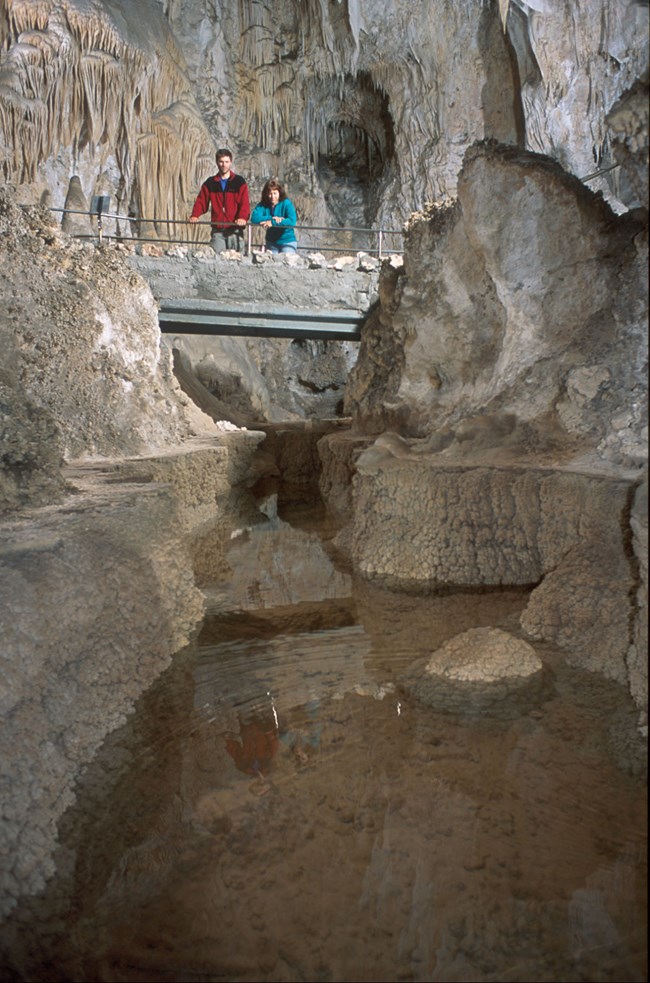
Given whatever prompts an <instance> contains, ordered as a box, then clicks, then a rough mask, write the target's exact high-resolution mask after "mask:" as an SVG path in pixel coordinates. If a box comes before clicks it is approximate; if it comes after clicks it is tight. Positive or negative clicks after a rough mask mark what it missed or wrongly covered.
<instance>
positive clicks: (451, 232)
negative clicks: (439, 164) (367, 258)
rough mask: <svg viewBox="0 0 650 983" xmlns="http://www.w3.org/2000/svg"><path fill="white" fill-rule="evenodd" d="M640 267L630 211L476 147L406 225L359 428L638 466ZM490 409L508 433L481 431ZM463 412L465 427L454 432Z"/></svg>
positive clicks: (641, 253)
mask: <svg viewBox="0 0 650 983" xmlns="http://www.w3.org/2000/svg"><path fill="white" fill-rule="evenodd" d="M646 264H647V245H646V236H645V226H644V223H643V221H642V220H641V219H639V220H637V219H635V218H633V217H631V216H623V217H621V218H617V217H616V216H615V215H614V214H613V213H612V212H611V210H610V209H609V208H608V206H607V205H606V204H605V203H604V202H603V200H602V198H601V197H600V196H598V195H594V194H592V193H591V192H590V191H588V190H587V189H585V188H584V187H583V186H582V185H581V184H580V183H579V182H578V181H576V180H575V179H573V178H571V177H570V176H569V175H567V174H566V173H564V172H563V171H562V170H561V168H559V167H558V166H557V165H556V164H554V163H553V162H552V161H550V160H549V159H548V158H545V157H538V156H536V155H533V154H523V153H521V152H519V151H517V150H514V149H513V148H508V147H503V146H497V145H494V144H490V143H488V144H484V145H480V146H477V147H475V148H473V149H472V150H471V151H470V152H469V153H468V156H467V159H466V162H465V165H464V167H463V171H462V173H461V175H460V177H459V186H458V200H457V202H456V203H455V204H453V205H450V206H446V207H441V208H433V209H432V210H431V211H430V212H428V213H426V214H425V215H424V216H423V217H422V218H415V217H414V218H413V219H412V221H411V225H410V231H409V233H408V236H407V252H406V255H405V262H404V267H403V272H402V273H401V274H400V273H399V271H397V274H395V273H391V275H390V278H388V279H386V280H385V281H384V283H383V285H382V287H380V291H382V303H381V308H380V310H379V311H378V312H377V314H376V322H375V323H376V327H375V329H374V330H373V329H372V328H371V329H370V330H369V331H368V332H367V334H366V337H365V338H364V339H363V341H362V347H361V353H360V358H359V361H358V363H357V366H356V367H355V370H354V371H353V373H352V378H351V381H350V385H349V386H348V389H347V390H346V411H347V412H348V413H350V414H351V415H352V416H353V417H354V418H355V423H356V426H357V427H358V429H359V430H361V431H364V432H373V431H374V432H375V433H380V432H382V431H383V430H386V429H393V430H398V431H401V432H402V433H404V434H406V435H410V436H419V437H423V436H425V435H427V434H431V433H433V432H434V431H435V432H436V437H435V438H434V444H435V445H436V446H435V447H432V449H436V450H440V449H442V446H441V445H442V443H443V441H444V440H445V439H447V440H448V441H450V440H452V439H454V437H455V439H456V443H458V444H460V443H462V444H463V445H464V446H465V447H466V448H467V447H468V445H469V452H470V454H471V455H472V456H474V457H475V455H476V451H477V449H478V448H480V446H488V445H489V443H490V442H491V443H492V444H494V442H495V441H496V442H497V443H499V444H505V443H506V441H505V440H504V438H505V437H506V436H508V437H509V440H508V444H509V449H510V450H511V452H514V453H515V454H516V453H522V452H523V453H526V451H527V450H528V451H534V452H535V454H537V455H539V454H540V453H542V454H544V453H546V454H547V455H550V457H551V458H552V457H554V456H555V457H558V455H561V454H562V453H563V451H564V452H565V453H567V452H568V453H569V454H570V456H572V457H575V456H576V453H584V452H585V451H586V450H587V449H588V448H591V449H592V450H593V451H595V452H596V453H597V455H598V456H599V457H602V458H604V459H607V460H610V461H612V463H613V464H615V465H619V464H620V465H623V466H630V465H631V466H637V465H639V464H642V463H643V461H644V459H645V454H646V449H645V448H646V443H647V424H646V398H647V384H646V364H647V332H646V327H647V275H646ZM378 352H381V355H380V356H378ZM366 353H367V354H366ZM500 413H501V414H503V413H508V414H514V415H515V417H516V419H513V420H512V421H511V424H512V429H513V433H512V434H510V435H505V434H499V433H496V432H494V433H491V432H490V430H491V428H492V429H493V428H494V425H495V424H496V422H497V416H496V414H500ZM489 414H494V415H495V416H494V417H493V419H492V420H490V421H486V420H485V417H486V415H489ZM473 417H480V418H481V420H478V421H477V423H476V425H475V429H476V433H474V434H470V433H469V432H468V430H467V424H465V428H466V429H465V432H463V433H460V432H458V433H455V429H454V428H455V427H456V426H457V425H458V424H459V423H460V421H467V420H468V419H471V418H473ZM481 421H483V422H481ZM442 431H444V434H443V433H441V432H442ZM472 444H473V446H472Z"/></svg>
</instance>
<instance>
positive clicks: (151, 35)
mask: <svg viewBox="0 0 650 983" xmlns="http://www.w3.org/2000/svg"><path fill="white" fill-rule="evenodd" d="M5 2H6V5H7V11H6V18H3V19H2V20H0V25H1V29H2V31H3V35H2V49H3V50H2V53H1V54H0V126H1V132H2V134H3V136H4V140H3V145H2V157H1V159H0V167H1V169H2V173H3V174H4V176H5V178H6V179H8V180H18V181H19V182H24V181H34V180H35V179H36V176H37V173H38V168H39V166H40V165H41V164H42V163H43V162H44V161H45V160H47V159H48V158H49V157H51V156H52V155H53V154H56V153H57V151H58V149H59V148H60V147H66V146H69V147H71V148H72V150H73V154H74V157H75V160H78V159H79V157H80V155H81V153H82V152H84V150H85V152H86V153H88V154H89V155H90V156H91V157H92V156H93V155H94V154H95V153H96V152H97V151H98V150H99V151H101V160H105V159H106V157H107V156H113V158H114V160H115V161H116V163H117V165H118V167H119V168H120V172H121V178H120V183H121V184H122V185H123V186H124V187H125V188H128V187H130V185H131V183H132V181H133V179H134V174H133V173H132V171H135V169H136V167H137V166H143V164H144V163H145V162H146V161H148V160H149V159H151V160H152V161H153V163H154V164H155V174H156V180H154V182H153V184H152V189H153V190H152V194H151V200H147V202H146V207H147V209H148V212H149V214H150V215H151V214H161V215H162V216H163V218H164V217H167V218H172V217H174V215H175V214H176V212H177V210H178V208H179V207H185V201H184V199H186V198H187V196H188V191H189V189H190V187H193V188H195V187H196V184H197V177H198V176H197V163H196V162H197V159H198V160H200V161H201V162H202V165H203V166H205V160H206V158H208V157H211V156H212V155H213V149H212V147H213V145H212V141H211V140H210V138H209V136H208V134H207V131H206V128H205V125H204V123H203V122H202V120H201V118H200V116H199V114H198V111H196V110H194V111H192V110H191V109H190V108H188V107H190V106H191V104H192V102H193V99H192V95H191V91H190V86H189V82H188V80H187V77H186V75H185V73H184V72H183V69H182V56H181V55H180V53H179V51H178V49H177V47H176V45H175V42H174V40H173V38H172V37H171V35H170V33H169V31H168V30H167V29H166V27H165V26H164V24H163V22H162V21H161V23H160V24H157V25H156V24H151V25H150V24H147V26H146V29H141V30H138V29H137V27H138V25H137V24H136V23H135V21H134V23H133V24H130V25H126V26H125V30H124V33H122V28H121V26H120V25H119V23H118V22H117V21H115V22H114V21H112V20H111V19H110V16H109V15H108V13H107V11H106V10H105V9H103V8H102V6H101V5H100V4H94V3H92V4H90V3H87V2H86V0H84V2H80V0H58V2H55V0H29V2H27V0H5ZM133 17H134V18H136V17H137V14H136V13H135V12H134V13H133ZM127 28H129V29H128V30H127ZM134 38H135V40H134ZM136 106H137V109H136ZM181 106H183V107H185V108H184V110H183V111H180V110H179V108H178V107H181ZM170 107H174V108H173V109H170ZM165 112H167V114H168V115H167V123H165V122H164V120H165ZM172 120H173V122H174V125H177V126H178V127H179V134H177V135H175V136H172V135H171V134H170V132H169V129H170V126H171V121H172ZM148 137H150V138H151V139H150V140H149V139H148ZM151 142H153V144H158V145H159V146H158V148H157V150H154V149H153V147H152V148H151V149H150V150H147V151H145V150H144V147H145V145H148V144H149V143H151ZM190 155H193V158H192V159H190ZM98 166H99V165H98ZM179 188H180V198H181V200H182V201H183V204H182V205H181V206H179V205H178V204H177V198H178V197H179ZM125 194H126V197H130V196H129V194H128V193H127V192H125Z"/></svg>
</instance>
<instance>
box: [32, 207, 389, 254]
mask: <svg viewBox="0 0 650 983" xmlns="http://www.w3.org/2000/svg"><path fill="white" fill-rule="evenodd" d="M49 211H51V212H60V213H62V214H64V215H86V216H88V218H93V217H94V218H96V219H97V226H98V229H97V238H98V239H99V241H100V242H101V241H102V240H103V239H104V238H107V239H118V240H120V241H124V242H148V243H153V242H154V241H155V242H157V243H167V244H172V243H173V244H178V245H188V246H195V247H197V246H200V245H207V243H201V242H197V240H196V239H180V238H170V237H162V236H159V235H157V236H156V238H155V240H153V239H152V238H150V237H148V236H122V235H119V234H117V235H110V234H107V233H106V231H105V229H104V227H103V223H104V221H106V220H107V219H108V220H114V221H120V222H128V223H129V224H132V223H137V224H139V225H142V224H145V225H156V224H160V225H168V226H169V225H172V226H173V225H183V226H188V225H189V226H191V227H192V228H210V229H219V228H232V226H233V223H232V222H213V221H211V220H207V221H199V222H190V221H189V219H172V218H169V219H168V218H139V217H136V216H131V215H119V214H117V213H112V212H101V213H98V212H93V211H85V210H83V209H74V208H54V207H50V209H49ZM244 228H246V230H247V249H246V255H250V253H251V252H252V248H253V243H252V235H253V229H255V228H258V229H260V231H262V227H261V226H260V225H258V224H257V223H252V222H247V223H246V226H242V230H243V229H244ZM293 228H295V229H297V230H299V231H300V230H302V231H305V232H328V233H334V234H336V233H339V232H347V233H357V234H364V235H373V236H377V248H376V249H368V250H365V252H367V253H368V254H369V255H372V254H374V253H377V255H378V257H379V259H381V258H382V256H384V255H387V254H389V253H392V254H397V255H399V254H401V250H398V249H386V248H385V246H384V242H385V236H387V235H398V236H403V235H404V231H403V229H382V228H362V227H358V226H336V225H295V226H293ZM72 235H73V237H74V238H76V239H95V238H96V237H95V236H94V235H92V234H87V235H85V234H83V233H72ZM297 248H299V249H303V250H304V249H307V248H309V249H314V248H316V247H314V246H309V247H306V246H298V247H297ZM318 248H319V249H321V250H322V251H323V252H340V249H337V248H336V247H334V246H319V247H318Z"/></svg>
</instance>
